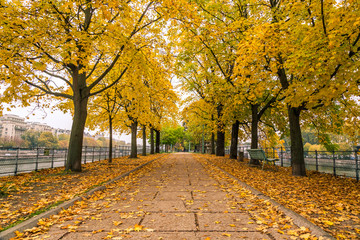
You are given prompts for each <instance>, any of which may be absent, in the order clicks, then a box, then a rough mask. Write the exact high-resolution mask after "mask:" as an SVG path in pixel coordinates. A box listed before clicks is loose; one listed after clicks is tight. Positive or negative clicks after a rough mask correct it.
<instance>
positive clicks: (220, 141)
mask: <svg viewBox="0 0 360 240" xmlns="http://www.w3.org/2000/svg"><path fill="white" fill-rule="evenodd" d="M216 156H225V133H224V132H223V131H217V139H216Z"/></svg>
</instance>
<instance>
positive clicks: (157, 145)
mask: <svg viewBox="0 0 360 240" xmlns="http://www.w3.org/2000/svg"><path fill="white" fill-rule="evenodd" d="M155 136H156V147H155V152H156V153H160V130H155Z"/></svg>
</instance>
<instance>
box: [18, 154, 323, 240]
mask: <svg viewBox="0 0 360 240" xmlns="http://www.w3.org/2000/svg"><path fill="white" fill-rule="evenodd" d="M195 158H196V159H193V158H192V156H191V155H190V154H172V155H167V156H166V157H164V158H161V159H160V160H157V161H154V162H153V163H151V164H149V165H147V166H146V167H144V168H142V169H140V170H139V171H136V172H134V173H132V174H130V175H129V176H128V177H125V178H122V179H119V180H118V181H115V182H113V183H111V184H109V185H107V187H106V188H105V189H103V190H101V191H97V192H96V193H94V194H92V195H91V196H89V198H84V199H82V200H80V201H77V202H75V204H74V205H73V206H71V207H70V208H68V209H66V210H62V211H61V212H60V213H59V214H56V215H52V216H51V217H49V218H46V219H41V220H39V222H38V226H36V227H33V228H31V229H27V230H25V231H24V232H16V235H17V237H16V238H14V239H28V240H30V239H79V240H82V239H83V240H85V239H86V240H88V239H117V240H119V239H205V240H210V239H248V238H251V239H308V240H310V239H311V240H315V239H318V238H316V237H314V236H312V235H311V232H310V231H309V229H307V228H305V227H301V226H297V225H295V224H293V222H292V219H291V218H290V217H288V216H286V215H285V214H284V213H283V212H281V211H280V210H279V209H278V208H277V207H275V206H273V205H272V204H271V203H270V202H269V201H266V200H263V199H259V198H258V197H257V196H255V195H253V194H251V193H250V191H249V190H247V189H244V188H243V187H242V186H241V185H240V184H239V183H238V182H237V181H234V180H233V179H232V178H230V177H229V176H228V175H226V174H225V173H223V172H222V171H220V170H219V169H218V168H216V167H214V166H213V165H211V164H209V163H208V162H207V161H206V160H204V159H203V158H201V156H200V155H196V156H195ZM196 160H198V161H196ZM320 239H323V238H320Z"/></svg>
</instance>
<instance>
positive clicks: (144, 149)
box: [142, 126, 146, 156]
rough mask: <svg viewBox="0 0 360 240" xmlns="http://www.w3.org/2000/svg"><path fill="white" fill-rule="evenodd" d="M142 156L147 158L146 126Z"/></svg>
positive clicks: (144, 128)
mask: <svg viewBox="0 0 360 240" xmlns="http://www.w3.org/2000/svg"><path fill="white" fill-rule="evenodd" d="M142 155H143V156H146V126H143V148H142Z"/></svg>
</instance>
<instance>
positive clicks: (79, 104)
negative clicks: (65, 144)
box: [66, 94, 88, 172]
mask: <svg viewBox="0 0 360 240" xmlns="http://www.w3.org/2000/svg"><path fill="white" fill-rule="evenodd" d="M87 103H88V98H87V97H86V98H82V97H81V96H80V94H76V95H75V94H74V119H73V123H72V127H71V134H70V140H69V151H68V155H67V160H66V170H71V171H74V172H81V155H82V146H83V138H84V129H85V123H86V117H87Z"/></svg>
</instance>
